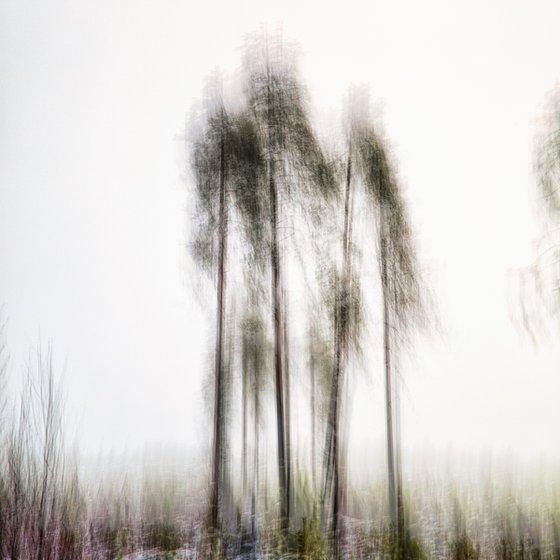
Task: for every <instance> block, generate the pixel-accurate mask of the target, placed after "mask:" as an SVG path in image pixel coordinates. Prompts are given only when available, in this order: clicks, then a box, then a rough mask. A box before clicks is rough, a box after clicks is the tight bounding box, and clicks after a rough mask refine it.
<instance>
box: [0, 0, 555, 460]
mask: <svg viewBox="0 0 560 560" xmlns="http://www.w3.org/2000/svg"><path fill="white" fill-rule="evenodd" d="M264 21H269V22H273V23H276V22H281V23H282V24H283V29H284V33H285V35H286V36H287V37H289V38H293V39H296V40H297V41H299V43H300V45H301V48H302V52H303V56H302V60H301V68H302V75H303V76H304V78H305V81H306V83H307V85H308V86H309V90H310V95H311V99H312V102H313V106H314V107H315V108H316V113H317V116H319V117H321V122H323V123H324V122H325V120H324V117H325V115H330V117H329V118H332V119H333V121H336V120H337V119H339V118H340V117H339V112H340V107H341V104H342V98H343V95H344V92H345V91H346V88H347V87H348V86H349V85H350V84H351V83H357V82H367V83H369V84H370V86H371V92H372V97H373V99H374V100H375V104H376V106H377V108H378V109H379V110H380V111H382V112H383V115H384V123H385V128H386V132H387V135H388V136H389V138H390V140H391V142H392V145H393V147H394V149H395V156H396V158H397V160H398V161H399V163H400V167H399V176H400V178H401V180H402V183H403V185H404V187H405V192H406V196H407V200H408V202H409V208H410V215H411V221H412V224H413V227H414V230H415V232H416V233H417V243H418V247H419V255H420V262H421V264H422V267H423V269H424V272H425V276H426V278H427V279H428V282H429V284H430V287H431V290H432V292H433V294H434V299H435V301H436V304H437V307H438V309H439V319H440V323H441V329H440V330H441V332H440V334H439V335H438V336H434V337H432V339H426V340H423V341H422V343H421V344H420V345H419V346H418V347H417V348H416V351H415V354H414V357H413V359H412V360H410V362H407V366H406V368H405V369H406V371H404V372H403V374H404V375H405V378H406V384H407V388H406V398H405V401H404V407H405V421H404V426H403V430H404V434H403V435H404V437H405V441H407V442H409V443H415V444H416V443H417V444H419V445H423V444H434V445H442V446H445V445H447V443H448V442H453V444H454V445H455V446H457V447H459V448H461V447H464V446H467V447H474V448H479V447H484V446H489V445H492V446H497V447H502V448H507V447H511V448H512V449H514V450H516V451H518V452H519V453H529V454H540V453H544V454H552V455H555V454H558V449H559V448H558V441H557V426H558V425H560V406H558V403H559V402H560V371H559V369H558V364H560V352H559V351H558V349H557V348H558V343H554V342H553V341H550V340H548V341H544V342H543V344H542V346H541V347H540V348H539V349H538V350H537V349H535V348H534V347H533V346H532V345H531V344H530V342H529V341H528V340H527V339H524V338H522V337H521V336H520V334H519V330H518V329H517V328H516V326H515V325H514V324H513V323H512V322H511V319H510V315H511V309H510V303H509V299H510V298H509V295H508V277H509V274H510V273H511V271H514V270H516V269H517V268H518V267H520V266H524V265H526V264H528V263H529V262H530V260H531V255H532V243H533V241H534V239H535V237H536V235H537V232H538V228H537V224H536V214H535V212H534V209H533V207H532V203H531V200H532V195H531V189H533V188H534V177H533V175H532V162H531V161H532V152H533V138H534V121H535V119H537V118H538V117H539V115H540V113H541V110H542V106H541V105H542V103H543V101H544V100H545V97H546V94H547V92H548V91H549V90H550V89H551V88H552V87H553V86H554V84H555V83H556V81H557V80H558V79H559V78H560V61H559V58H558V53H559V52H560V33H558V29H559V26H560V3H558V2H556V1H553V0H548V1H545V0H537V1H534V2H531V3H529V2H521V1H512V0H507V1H506V0H497V1H496V0H494V1H488V0H475V1H473V2H449V1H443V0H427V1H425V2H414V1H412V0H410V1H394V0H383V1H371V2H368V1H358V0H349V1H345V2H320V1H315V0H314V1H304V0H297V1H296V0H293V1H292V0H289V1H285V2H264V1H257V0H247V1H244V2H241V1H232V2H225V1H222V2H218V1H205V2H202V1H196V2H195V1H183V2H181V1H178V0H177V1H172V0H166V1H161V2H148V1H133V0H130V1H125V0H122V1H121V0H117V1H115V0H112V1H107V0H97V1H95V2H70V1H67V2H63V1H59V0H50V1H49V2H45V1H26V0H0V303H4V308H3V311H2V313H3V314H4V316H5V317H6V318H7V319H8V332H7V336H8V343H9V347H10V353H11V369H12V374H13V378H14V385H16V383H15V381H16V380H17V378H18V376H21V371H22V370H23V369H24V367H25V364H26V362H27V361H28V360H29V352H30V351H31V352H33V349H34V348H36V346H37V344H38V343H39V341H40V340H41V341H43V343H46V342H48V341H52V344H53V348H54V354H55V362H56V364H57V366H58V369H59V371H61V372H62V371H63V372H64V386H65V391H66V394H67V414H68V418H70V419H72V426H73V427H72V428H71V431H73V432H76V433H77V435H78V441H79V444H80V446H81V447H82V448H83V449H85V450H87V451H89V452H95V451H96V450H99V449H104V450H109V449H111V448H114V449H118V450H122V449H125V448H128V449H133V448H136V447H139V446H142V445H143V444H144V443H147V442H155V441H162V442H174V443H177V444H187V445H191V444H197V443H200V441H201V437H202V436H201V434H204V433H205V431H206V430H207V424H206V422H207V420H205V416H204V414H203V413H202V408H203V407H202V404H201V401H202V399H201V394H202V385H203V381H202V379H203V376H204V375H206V373H207V371H208V368H209V367H210V364H211V354H210V352H211V348H212V344H211V342H212V329H211V324H210V323H208V322H207V321H206V318H205V317H206V316H205V314H204V313H203V312H202V309H201V305H204V302H203V301H202V302H201V301H200V298H197V297H196V294H197V293H200V290H199V289H198V288H197V283H199V282H200V281H199V280H198V279H197V280H195V278H194V276H193V273H192V271H191V265H190V264H189V263H190V261H189V258H188V255H187V243H188V239H187V232H188V231H189V225H188V224H189V220H190V217H191V216H192V212H193V209H192V207H190V206H189V204H188V202H189V195H188V193H189V189H192V181H191V178H190V177H189V174H188V170H187V167H186V158H185V150H186V145H185V138H184V136H185V133H184V131H185V122H186V120H187V118H188V113H189V111H190V109H191V107H192V106H193V102H194V101H195V99H196V98H197V97H198V96H199V95H200V93H201V91H202V88H203V84H204V78H205V76H207V75H208V74H209V73H210V72H211V71H212V70H213V69H214V68H216V67H222V68H224V69H225V70H226V71H232V72H235V69H236V68H237V65H238V62H239V58H240V50H239V49H240V46H241V44H242V39H243V35H244V34H245V33H248V32H251V31H253V30H254V29H256V27H257V26H258V25H259V23H261V22H264ZM212 304H213V301H211V302H210V303H209V304H207V305H212ZM555 346H556V348H555ZM362 384H363V386H364V390H363V391H361V392H360V395H361V397H360V398H359V399H357V401H356V414H357V415H359V414H363V418H364V419H365V421H367V422H369V423H370V424H369V427H367V426H366V428H365V429H362V431H357V432H355V433H353V437H354V438H356V439H357V440H358V441H361V439H367V438H368V437H371V434H372V433H374V434H377V433H382V430H383V424H382V422H381V420H380V419H381V418H382V409H381V404H382V400H381V396H382V395H381V392H382V385H381V377H380V374H379V372H376V371H372V372H370V377H369V378H368V380H367V381H365V380H363V381H362ZM372 402H373V403H375V405H376V406H375V407H372V406H371V403H372ZM377 405H379V406H377ZM372 408H373V409H376V410H379V414H378V413H377V412H373V413H371V409H372ZM74 422H75V424H74ZM367 422H366V423H367ZM371 426H374V427H373V428H371ZM372 430H373V432H372ZM362 432H363V433H362Z"/></svg>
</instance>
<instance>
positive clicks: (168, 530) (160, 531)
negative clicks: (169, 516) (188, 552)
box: [145, 521, 184, 552]
mask: <svg viewBox="0 0 560 560" xmlns="http://www.w3.org/2000/svg"><path fill="white" fill-rule="evenodd" d="M145 538H146V540H145V546H147V547H148V548H157V549H158V550H162V551H165V552H172V551H174V550H178V549H179V548H181V546H182V545H183V540H184V539H183V534H182V532H181V530H180V528H179V527H177V525H175V524H174V523H171V522H165V521H160V522H157V523H152V524H151V525H150V526H149V527H148V529H147V532H146V537H145Z"/></svg>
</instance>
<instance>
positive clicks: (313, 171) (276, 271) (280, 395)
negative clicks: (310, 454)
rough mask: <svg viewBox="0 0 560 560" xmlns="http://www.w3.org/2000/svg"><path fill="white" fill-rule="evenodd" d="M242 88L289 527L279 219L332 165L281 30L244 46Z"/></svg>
mask: <svg viewBox="0 0 560 560" xmlns="http://www.w3.org/2000/svg"><path fill="white" fill-rule="evenodd" d="M244 66H245V75H246V84H245V92H246V95H247V100H248V103H249V107H250V110H251V112H252V115H253V118H254V121H255V125H256V128H257V130H258V132H259V138H260V145H261V146H262V150H263V153H264V154H265V158H266V171H265V184H266V187H264V188H265V189H266V188H267V190H268V212H269V214H268V222H269V230H270V240H269V244H268V247H269V255H270V268H271V284H272V286H271V288H272V289H271V292H272V311H273V312H272V315H273V332H274V371H275V392H276V424H277V443H278V480H279V489H280V518H281V524H282V528H283V529H284V530H286V529H287V528H288V526H289V517H290V496H291V491H290V487H291V467H290V461H289V453H290V442H289V441H288V440H287V433H288V432H289V425H290V418H289V417H288V414H287V407H286V404H287V403H286V401H287V399H289V395H287V394H286V385H287V384H286V381H285V376H286V361H287V360H286V357H287V348H286V328H287V327H286V326H287V324H288V321H287V320H286V318H285V314H286V310H285V302H284V301H283V296H284V283H283V276H282V267H283V262H282V243H281V241H280V225H279V224H280V221H281V219H282V218H283V217H284V216H288V215H289V210H288V208H289V207H290V206H291V205H292V204H294V203H295V202H302V203H304V207H308V208H311V207H312V206H313V198H314V197H316V196H317V195H318V194H319V195H325V196H327V195H329V194H331V193H333V192H334V191H335V190H336V183H335V181H334V177H333V175H332V173H331V169H330V167H329V165H328V163H327V161H326V159H325V157H324V155H323V152H322V150H321V148H320V146H319V144H318V142H317V140H316V138H315V136H314V134H313V131H312V129H311V126H310V122H309V117H308V114H307V107H306V103H305V96H304V91H303V88H302V86H301V84H300V81H299V77H298V74H297V71H296V66H295V56H294V49H293V48H292V47H289V46H286V45H285V44H284V43H283V41H282V38H281V36H280V35H274V36H272V37H271V36H269V35H268V34H267V33H266V32H263V33H261V34H255V35H253V36H251V37H249V38H248V39H247V41H246V45H245V59H244Z"/></svg>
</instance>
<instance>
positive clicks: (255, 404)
mask: <svg viewBox="0 0 560 560" xmlns="http://www.w3.org/2000/svg"><path fill="white" fill-rule="evenodd" d="M254 373H255V376H254V377H255V382H254V388H253V408H254V426H253V429H254V433H253V440H254V441H253V488H252V495H251V536H252V540H253V543H256V541H257V497H258V488H259V425H260V406H259V390H258V385H257V382H256V377H257V375H260V372H259V373H258V374H257V372H256V371H255V372H254Z"/></svg>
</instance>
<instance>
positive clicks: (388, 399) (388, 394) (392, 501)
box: [380, 201, 398, 531]
mask: <svg viewBox="0 0 560 560" xmlns="http://www.w3.org/2000/svg"><path fill="white" fill-rule="evenodd" d="M380 214H381V215H380V222H381V223H380V232H381V284H382V292H383V293H382V297H383V352H384V361H385V412H386V422H387V469H388V477H389V511H390V515H391V525H392V530H393V531H398V522H397V500H396V492H395V452H394V446H393V443H394V435H393V403H392V379H391V343H390V332H389V329H390V318H389V313H390V310H389V278H388V263H387V260H388V255H387V228H386V224H385V219H386V218H385V207H384V202H383V201H382V202H381V211H380Z"/></svg>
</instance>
